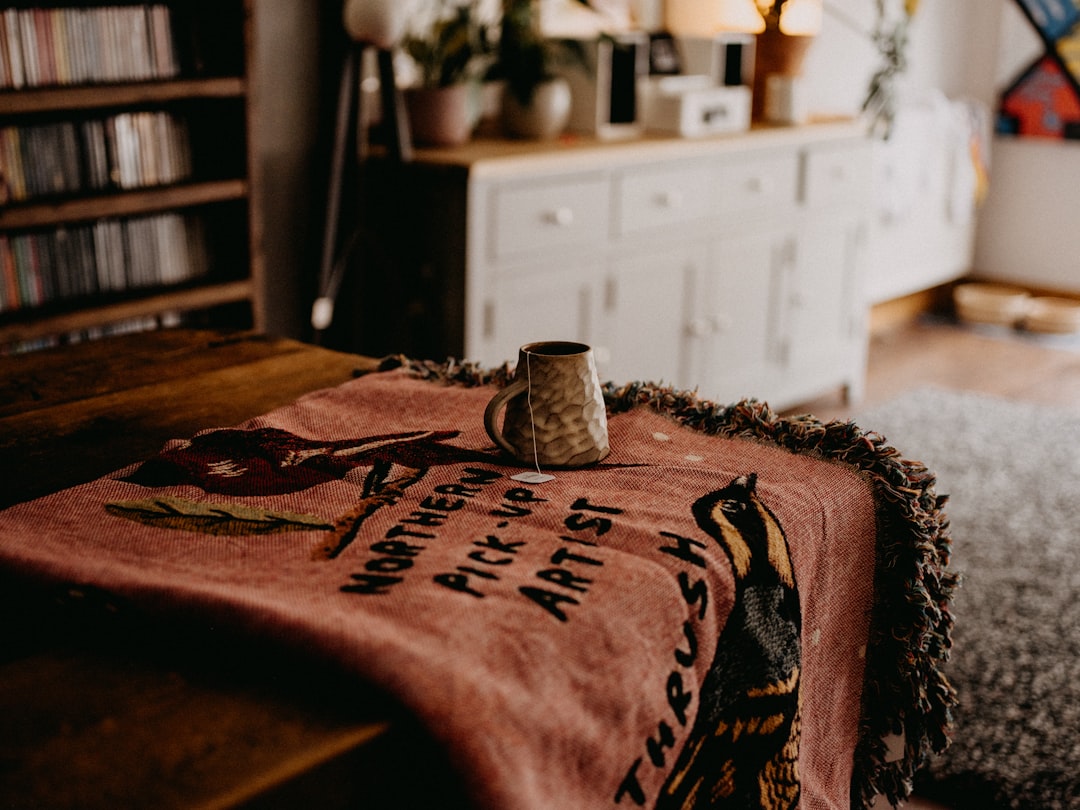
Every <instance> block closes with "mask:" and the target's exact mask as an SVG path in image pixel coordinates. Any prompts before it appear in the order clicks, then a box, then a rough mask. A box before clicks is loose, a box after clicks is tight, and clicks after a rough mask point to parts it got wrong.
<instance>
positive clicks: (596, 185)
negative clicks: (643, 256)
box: [489, 177, 610, 259]
mask: <svg viewBox="0 0 1080 810" xmlns="http://www.w3.org/2000/svg"><path fill="white" fill-rule="evenodd" d="M609 190H610V187H609V183H608V180H607V178H606V177H593V178H585V179H578V180H565V181H562V180H560V181H554V182H547V183H544V182H535V183H522V184H506V185H504V186H500V187H497V188H495V189H494V190H493V192H492V199H491V210H492V212H493V213H492V216H491V223H492V232H491V236H490V241H489V246H490V249H491V253H492V257H493V258H495V259H508V258H514V257H523V256H528V255H529V254H534V253H537V252H540V251H549V250H551V249H552V248H560V247H590V246H599V245H603V244H604V243H605V242H606V241H607V237H608V221H609V214H608V209H609V206H610V193H609Z"/></svg>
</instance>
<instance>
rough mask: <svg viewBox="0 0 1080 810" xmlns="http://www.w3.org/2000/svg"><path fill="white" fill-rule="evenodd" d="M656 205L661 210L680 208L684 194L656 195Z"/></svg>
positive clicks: (663, 192) (675, 192) (674, 192)
mask: <svg viewBox="0 0 1080 810" xmlns="http://www.w3.org/2000/svg"><path fill="white" fill-rule="evenodd" d="M656 204H657V205H658V206H659V207H660V208H680V207H682V204H683V195H682V192H679V191H661V192H659V193H658V194H657V195H656Z"/></svg>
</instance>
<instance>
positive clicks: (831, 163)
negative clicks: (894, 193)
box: [803, 143, 870, 207]
mask: <svg viewBox="0 0 1080 810" xmlns="http://www.w3.org/2000/svg"><path fill="white" fill-rule="evenodd" d="M869 158H870V150H869V148H867V147H866V146H865V145H864V144H862V143H860V144H857V145H852V146H851V147H850V148H848V149H816V150H810V151H809V152H807V153H806V187H805V189H804V191H803V199H804V201H805V202H806V204H807V205H808V206H811V207H814V206H822V205H835V204H837V203H848V204H854V205H857V204H859V202H860V201H861V200H862V199H863V197H864V196H865V189H866V187H867V182H868V181H867V178H868V176H869V171H870V168H869Z"/></svg>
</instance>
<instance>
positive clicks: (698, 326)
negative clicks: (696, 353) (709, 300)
mask: <svg viewBox="0 0 1080 810" xmlns="http://www.w3.org/2000/svg"><path fill="white" fill-rule="evenodd" d="M686 331H687V332H688V333H689V334H690V337H696V338H702V337H705V336H706V335H707V334H709V331H710V330H709V322H708V321H707V320H705V318H694V319H693V320H692V321H690V323H688V324H687V325H686Z"/></svg>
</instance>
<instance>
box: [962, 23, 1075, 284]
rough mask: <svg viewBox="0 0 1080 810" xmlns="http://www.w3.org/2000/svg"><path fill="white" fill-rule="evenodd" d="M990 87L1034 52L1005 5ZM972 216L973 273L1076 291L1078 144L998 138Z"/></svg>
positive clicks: (1006, 79)
mask: <svg viewBox="0 0 1080 810" xmlns="http://www.w3.org/2000/svg"><path fill="white" fill-rule="evenodd" d="M998 44H999V47H998V49H997V52H996V56H997V58H998V62H997V64H996V66H995V67H996V70H995V72H994V82H995V85H996V87H997V88H998V89H1001V88H1004V87H1006V86H1007V85H1008V84H1009V83H1010V82H1011V81H1012V79H1013V78H1014V77H1015V76H1016V75H1017V74H1018V73H1019V71H1021V70H1022V69H1023V68H1024V67H1026V66H1027V65H1028V64H1030V63H1031V61H1032V60H1033V59H1034V58H1036V57H1037V56H1038V55H1039V53H1040V52H1041V46H1040V44H1039V39H1038V36H1037V35H1036V34H1035V32H1034V31H1033V30H1032V28H1031V26H1030V25H1029V24H1028V23H1027V21H1026V20H1025V19H1024V18H1023V16H1022V14H1021V12H1020V11H1019V9H1017V8H1016V7H1015V5H1014V4H1013V3H1012V2H1007V3H1006V4H1005V6H1004V8H1003V10H1002V14H1001V28H1000V36H999V41H998ZM993 155H994V160H993V165H992V168H991V182H990V196H989V199H988V200H987V201H986V204H985V205H984V206H983V208H982V209H981V210H980V212H979V228H978V233H977V238H976V242H975V259H974V272H975V274H976V275H978V276H980V277H984V278H989V279H995V280H999V281H1005V282H1010V283H1013V284H1020V285H1029V286H1031V287H1033V288H1037V289H1048V290H1055V291H1061V292H1071V293H1078V292H1080V228H1078V227H1077V211H1080V142H1078V141H1062V140H1055V139H1051V138H1035V137H1026V138H1012V137H1001V138H998V139H996V140H995V142H994V152H993Z"/></svg>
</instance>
